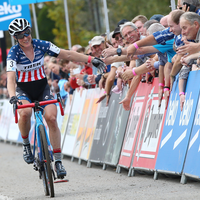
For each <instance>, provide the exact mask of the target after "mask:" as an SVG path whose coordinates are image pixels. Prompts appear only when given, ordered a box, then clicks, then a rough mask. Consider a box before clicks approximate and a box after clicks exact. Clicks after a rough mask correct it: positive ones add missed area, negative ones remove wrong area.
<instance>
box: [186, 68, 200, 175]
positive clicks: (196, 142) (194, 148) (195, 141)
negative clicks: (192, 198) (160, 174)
mask: <svg viewBox="0 0 200 200" xmlns="http://www.w3.org/2000/svg"><path fill="white" fill-rule="evenodd" d="M194 74H195V75H196V76H195V79H196V80H198V79H199V78H200V71H194V72H190V75H189V77H190V76H192V75H193V76H194ZM195 92H196V95H197V96H198V95H199V89H198V84H197V85H195ZM197 99H198V105H197V109H196V114H195V118H194V123H193V127H192V132H191V137H190V141H189V146H188V150H187V156H186V160H185V165H184V169H183V174H186V175H187V176H195V177H200V171H199V166H200V134H199V131H200V98H199V96H198V97H197Z"/></svg>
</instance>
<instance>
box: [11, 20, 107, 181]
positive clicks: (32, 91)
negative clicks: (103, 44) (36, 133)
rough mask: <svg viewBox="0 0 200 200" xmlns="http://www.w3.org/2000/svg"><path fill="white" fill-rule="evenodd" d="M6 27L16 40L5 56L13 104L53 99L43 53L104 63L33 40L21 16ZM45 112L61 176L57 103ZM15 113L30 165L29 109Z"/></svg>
mask: <svg viewBox="0 0 200 200" xmlns="http://www.w3.org/2000/svg"><path fill="white" fill-rule="evenodd" d="M8 30H9V33H10V35H11V36H13V37H14V39H15V40H16V41H17V44H16V45H14V46H13V47H11V49H10V51H9V53H8V56H7V81H8V82H7V88H8V92H9V96H10V103H11V104H16V103H18V102H19V101H20V102H22V103H23V104H27V103H30V102H32V101H36V100H37V101H42V100H48V99H54V97H53V96H52V94H51V92H50V87H49V85H48V83H47V79H46V75H45V73H44V67H43V64H44V55H45V53H47V54H48V55H51V56H54V57H57V58H59V59H65V60H72V61H81V62H93V64H94V65H96V66H97V67H100V68H101V67H102V71H103V70H104V69H105V64H104V63H103V62H102V61H101V60H99V59H97V58H94V57H91V56H86V55H82V54H79V53H77V52H74V51H68V50H64V49H60V48H58V47H57V46H55V45H54V44H52V43H51V42H48V41H42V40H39V39H32V37H31V26H30V23H29V22H28V21H27V20H26V19H24V18H16V19H14V20H13V21H12V22H11V23H10V25H9V27H8ZM16 83H17V87H16ZM44 112H45V115H44V118H45V120H46V122H47V125H48V127H49V135H50V140H51V145H52V147H53V152H54V157H55V171H56V173H57V177H58V178H61V177H63V176H66V170H65V168H64V167H63V165H62V162H61V135H60V130H59V128H58V124H57V121H56V117H57V108H56V105H54V104H51V105H47V106H45V108H44ZM18 113H19V115H20V118H19V123H18V125H19V129H20V132H21V136H22V138H23V152H24V153H23V158H24V160H25V162H27V163H28V164H30V163H33V162H34V156H33V155H32V152H31V147H30V142H29V137H28V134H29V131H30V123H31V120H30V119H31V115H32V109H31V108H26V109H21V110H18Z"/></svg>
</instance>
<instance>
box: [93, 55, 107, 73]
mask: <svg viewBox="0 0 200 200" xmlns="http://www.w3.org/2000/svg"><path fill="white" fill-rule="evenodd" d="M92 64H93V65H94V67H96V68H97V69H98V70H99V72H100V73H103V72H106V69H107V67H106V64H105V63H104V62H103V61H102V60H101V59H100V58H97V57H95V58H94V59H93V60H92Z"/></svg>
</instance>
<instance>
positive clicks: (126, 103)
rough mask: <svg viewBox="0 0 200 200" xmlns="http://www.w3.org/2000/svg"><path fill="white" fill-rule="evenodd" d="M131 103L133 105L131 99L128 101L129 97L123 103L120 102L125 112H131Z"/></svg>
mask: <svg viewBox="0 0 200 200" xmlns="http://www.w3.org/2000/svg"><path fill="white" fill-rule="evenodd" d="M130 103H131V99H128V98H127V97H125V98H124V99H123V100H122V101H120V102H119V104H122V106H123V108H124V110H130V109H131V107H130Z"/></svg>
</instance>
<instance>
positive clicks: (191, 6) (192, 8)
mask: <svg viewBox="0 0 200 200" xmlns="http://www.w3.org/2000/svg"><path fill="white" fill-rule="evenodd" d="M183 5H186V10H187V9H188V7H190V8H189V11H190V12H195V10H196V6H193V5H192V4H189V3H186V2H183Z"/></svg>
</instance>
